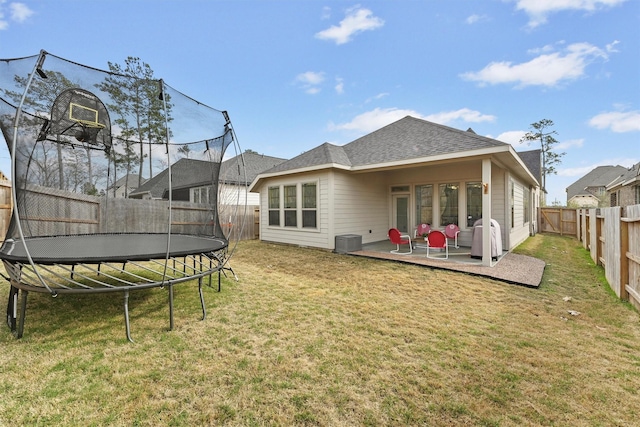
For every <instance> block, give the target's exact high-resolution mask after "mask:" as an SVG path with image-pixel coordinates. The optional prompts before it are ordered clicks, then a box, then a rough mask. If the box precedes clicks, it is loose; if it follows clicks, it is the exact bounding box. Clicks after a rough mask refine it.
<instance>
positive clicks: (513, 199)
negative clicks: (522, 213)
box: [509, 180, 516, 228]
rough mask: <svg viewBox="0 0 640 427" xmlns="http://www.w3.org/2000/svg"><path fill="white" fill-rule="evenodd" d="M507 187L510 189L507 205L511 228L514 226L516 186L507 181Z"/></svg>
mask: <svg viewBox="0 0 640 427" xmlns="http://www.w3.org/2000/svg"><path fill="white" fill-rule="evenodd" d="M509 187H510V189H511V191H510V193H511V199H510V201H509V204H510V205H511V228H513V227H515V226H516V189H515V187H516V184H515V183H514V182H513V180H511V181H509Z"/></svg>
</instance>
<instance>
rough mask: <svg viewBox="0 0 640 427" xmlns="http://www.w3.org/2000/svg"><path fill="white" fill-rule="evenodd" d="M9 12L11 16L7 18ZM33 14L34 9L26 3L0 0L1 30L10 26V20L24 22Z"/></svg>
mask: <svg viewBox="0 0 640 427" xmlns="http://www.w3.org/2000/svg"><path fill="white" fill-rule="evenodd" d="M6 9H8V11H6ZM7 14H8V15H9V18H6V15H7ZM31 15H33V11H32V10H31V9H29V7H28V6H27V5H26V4H24V3H19V2H11V3H8V4H7V2H6V1H5V0H0V31H1V30H6V29H7V28H9V23H10V21H12V22H17V23H22V22H24V21H26V20H27V19H29V17H31Z"/></svg>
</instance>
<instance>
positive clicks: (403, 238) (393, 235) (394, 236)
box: [389, 228, 413, 254]
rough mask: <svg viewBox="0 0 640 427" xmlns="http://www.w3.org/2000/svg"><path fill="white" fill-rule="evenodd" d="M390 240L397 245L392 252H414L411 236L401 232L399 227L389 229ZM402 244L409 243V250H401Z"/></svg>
mask: <svg viewBox="0 0 640 427" xmlns="http://www.w3.org/2000/svg"><path fill="white" fill-rule="evenodd" d="M389 240H391V243H393V244H395V245H396V249H395V250H393V251H391V253H392V254H411V253H413V245H411V236H409V235H408V234H402V233H400V230H398V229H397V228H391V229H389ZM400 245H409V252H400Z"/></svg>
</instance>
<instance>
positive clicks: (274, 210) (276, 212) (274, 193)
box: [269, 187, 280, 225]
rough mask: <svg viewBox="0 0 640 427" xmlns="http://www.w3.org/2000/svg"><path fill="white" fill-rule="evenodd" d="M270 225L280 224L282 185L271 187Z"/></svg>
mask: <svg viewBox="0 0 640 427" xmlns="http://www.w3.org/2000/svg"><path fill="white" fill-rule="evenodd" d="M269 225H280V187H269Z"/></svg>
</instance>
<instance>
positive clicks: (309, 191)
mask: <svg viewBox="0 0 640 427" xmlns="http://www.w3.org/2000/svg"><path fill="white" fill-rule="evenodd" d="M316 187H317V185H316V184H315V183H308V184H302V228H316V227H317V220H316V218H317V215H318V214H317V206H318V199H317V190H316Z"/></svg>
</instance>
